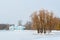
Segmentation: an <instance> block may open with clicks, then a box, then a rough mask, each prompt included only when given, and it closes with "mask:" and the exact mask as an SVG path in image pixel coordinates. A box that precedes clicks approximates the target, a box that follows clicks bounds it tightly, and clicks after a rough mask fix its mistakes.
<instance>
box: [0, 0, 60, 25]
mask: <svg viewBox="0 0 60 40" xmlns="http://www.w3.org/2000/svg"><path fill="white" fill-rule="evenodd" d="M41 8H44V9H48V10H52V11H53V12H54V13H55V15H56V16H58V17H60V0H0V23H9V24H17V23H18V20H22V21H23V24H24V23H25V22H26V21H28V20H30V18H29V16H30V15H31V14H32V13H33V12H34V11H38V10H40V9H41Z"/></svg>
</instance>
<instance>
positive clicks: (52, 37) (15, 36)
mask: <svg viewBox="0 0 60 40" xmlns="http://www.w3.org/2000/svg"><path fill="white" fill-rule="evenodd" d="M0 40H60V31H52V32H51V33H46V34H45V35H44V34H37V32H36V31H35V30H20V31H1V30H0Z"/></svg>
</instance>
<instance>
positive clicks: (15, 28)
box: [9, 25, 25, 31]
mask: <svg viewBox="0 0 60 40" xmlns="http://www.w3.org/2000/svg"><path fill="white" fill-rule="evenodd" d="M24 28H25V27H24V26H17V25H15V26H10V27H9V30H12V31H13V30H24Z"/></svg>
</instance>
